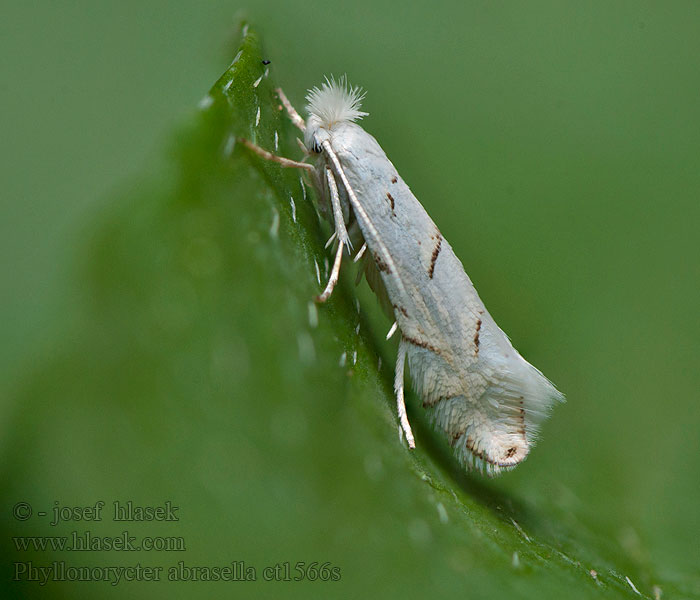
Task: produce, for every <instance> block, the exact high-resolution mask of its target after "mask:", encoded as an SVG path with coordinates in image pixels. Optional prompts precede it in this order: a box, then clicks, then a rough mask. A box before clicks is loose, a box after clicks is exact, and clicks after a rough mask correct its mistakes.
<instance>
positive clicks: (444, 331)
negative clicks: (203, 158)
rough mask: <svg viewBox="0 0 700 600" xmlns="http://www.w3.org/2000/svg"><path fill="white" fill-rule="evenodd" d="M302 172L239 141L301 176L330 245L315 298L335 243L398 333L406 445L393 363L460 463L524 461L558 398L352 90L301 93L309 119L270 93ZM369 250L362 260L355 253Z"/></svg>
mask: <svg viewBox="0 0 700 600" xmlns="http://www.w3.org/2000/svg"><path fill="white" fill-rule="evenodd" d="M278 94H279V96H280V99H281V101H282V103H283V104H284V105H285V107H286V108H287V111H288V112H289V115H290V118H291V119H292V121H293V122H294V124H295V125H296V126H297V127H298V128H299V129H301V130H302V131H304V145H305V147H306V150H307V153H308V154H309V155H310V156H311V158H312V159H313V162H314V163H315V164H314V165H310V164H307V163H303V162H296V161H293V160H290V159H286V158H283V157H278V156H274V155H272V154H271V153H269V152H267V151H266V150H263V149H262V148H259V147H257V146H255V145H253V144H252V143H251V142H249V141H247V140H243V143H244V144H245V145H246V146H248V147H249V148H251V149H252V150H254V151H255V152H256V153H258V154H259V155H261V156H263V157H264V158H266V159H269V160H274V161H276V162H278V163H280V164H282V165H283V166H286V167H299V168H303V169H307V170H309V171H310V172H311V173H312V175H313V177H314V180H315V185H316V189H317V191H318V192H319V195H320V198H321V201H322V203H323V205H322V208H324V209H325V210H326V213H328V208H330V215H329V219H330V217H331V216H332V222H333V224H334V226H335V233H334V234H333V238H335V240H336V241H337V244H338V247H337V250H336V254H335V260H334V263H333V268H332V270H331V274H330V277H329V280H328V284H327V286H326V288H325V290H324V291H323V292H322V293H321V294H320V296H318V297H317V300H318V301H321V302H323V301H325V300H327V299H328V297H329V296H330V295H331V292H332V291H333V288H334V286H335V284H336V282H337V281H338V274H339V271H340V263H341V259H342V255H343V249H344V248H348V249H350V248H352V247H353V245H355V246H356V247H360V250H359V252H358V255H361V254H362V253H364V252H365V250H366V249H369V252H368V253H366V254H365V264H364V272H365V276H366V278H367V281H368V283H369V284H370V286H371V287H372V289H373V290H374V291H375V293H377V295H378V297H379V299H380V302H381V303H382V305H383V306H385V308H387V309H388V312H390V314H392V316H393V318H394V319H395V321H396V325H397V326H398V328H399V330H400V332H401V340H400V342H399V351H398V358H397V361H396V377H395V383H394V387H395V390H396V402H397V407H398V416H399V421H400V423H401V428H402V430H403V432H404V434H405V436H406V440H407V442H408V445H409V447H410V448H414V447H415V442H414V438H413V433H412V431H411V426H410V424H409V422H408V418H407V416H406V408H405V404H404V365H405V363H406V359H408V364H409V367H410V372H411V376H412V379H413V383H414V386H415V388H416V389H417V391H418V393H419V394H420V396H421V397H422V399H423V406H424V407H425V408H426V409H427V410H428V411H429V414H430V417H431V419H432V421H433V423H434V424H435V426H436V427H437V428H439V429H441V430H443V431H444V432H445V434H446V435H447V437H448V440H449V441H450V444H451V445H452V446H453V448H454V451H455V454H456V456H457V457H458V459H459V460H460V461H461V462H462V463H463V464H464V465H465V466H466V467H467V468H476V469H479V470H481V471H485V472H486V473H488V474H489V475H495V474H498V473H499V472H500V471H502V470H506V469H510V468H512V467H515V466H516V465H517V464H518V463H520V462H521V461H522V460H523V459H525V457H526V456H527V455H528V452H529V451H530V448H531V447H532V445H533V443H534V441H535V437H536V434H537V430H538V427H539V425H540V424H541V422H542V421H543V420H544V419H545V418H546V416H547V415H548V413H549V410H550V408H551V407H552V405H553V404H554V403H555V402H556V401H560V400H563V396H562V395H561V394H560V393H559V392H558V391H557V390H556V389H555V388H554V386H553V385H552V384H551V383H550V382H549V381H548V380H547V379H546V378H545V377H544V376H543V375H542V373H540V372H539V371H538V370H537V369H536V368H535V367H533V366H532V365H531V364H529V363H528V362H527V361H526V360H525V359H524V358H523V357H522V356H520V354H518V352H517V351H516V350H515V349H514V348H513V346H512V345H511V343H510V341H509V340H508V338H507V336H506V335H505V333H503V331H501V329H500V328H499V327H498V325H496V323H495V321H494V320H493V318H492V317H491V315H490V314H489V313H488V311H487V310H486V308H485V307H484V304H483V302H482V301H481V299H480V298H479V296H478V294H477V293H476V290H475V289H474V286H473V285H472V282H471V281H470V279H469V277H468V276H467V274H466V273H465V272H464V267H463V266H462V263H461V262H460V261H459V259H458V258H457V257H456V256H455V254H454V252H453V251H452V248H451V247H450V245H449V243H448V242H447V240H445V238H444V237H443V236H442V235H441V233H440V231H439V230H438V228H437V226H436V225H435V223H433V221H432V220H431V219H430V217H429V216H428V213H426V211H425V209H424V208H423V206H421V204H420V202H418V200H417V199H416V197H415V196H414V195H413V194H412V193H411V190H410V189H409V188H408V186H407V185H406V183H404V181H403V179H401V177H400V175H399V174H398V172H397V171H396V168H395V167H394V165H393V164H392V163H391V161H390V160H389V159H388V158H387V156H386V154H385V153H384V151H383V150H382V148H381V147H380V146H379V144H378V143H377V141H376V140H375V139H374V137H372V136H371V135H370V134H369V133H367V132H366V131H365V130H364V129H362V127H360V126H359V125H357V124H356V123H355V121H356V120H357V119H360V118H361V117H363V116H365V115H366V114H367V113H364V112H362V111H361V110H360V102H361V100H362V99H363V98H364V94H362V93H361V91H360V90H359V89H358V88H351V87H348V85H347V83H346V81H345V78H341V79H340V81H338V82H336V81H335V80H334V79H333V78H331V79H326V82H325V83H324V84H323V85H321V87H320V88H313V89H312V90H310V91H309V93H308V95H307V101H308V105H307V107H306V108H307V110H308V112H309V118H308V120H307V121H306V123H305V122H304V120H303V119H302V118H301V117H300V116H299V114H298V113H297V112H296V111H295V110H294V108H293V107H292V106H291V104H290V103H289V101H288V100H287V98H286V96H285V95H284V93H282V90H278ZM367 255H369V256H367Z"/></svg>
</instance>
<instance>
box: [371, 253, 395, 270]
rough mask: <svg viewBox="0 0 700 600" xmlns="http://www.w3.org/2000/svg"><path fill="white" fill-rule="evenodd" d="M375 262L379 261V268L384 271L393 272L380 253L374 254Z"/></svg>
mask: <svg viewBox="0 0 700 600" xmlns="http://www.w3.org/2000/svg"><path fill="white" fill-rule="evenodd" d="M374 262H376V263H377V269H379V270H380V271H383V272H384V273H391V269H390V268H389V265H387V264H386V263H385V262H384V261H383V260H382V259H381V257H380V256H379V255H378V254H375V255H374Z"/></svg>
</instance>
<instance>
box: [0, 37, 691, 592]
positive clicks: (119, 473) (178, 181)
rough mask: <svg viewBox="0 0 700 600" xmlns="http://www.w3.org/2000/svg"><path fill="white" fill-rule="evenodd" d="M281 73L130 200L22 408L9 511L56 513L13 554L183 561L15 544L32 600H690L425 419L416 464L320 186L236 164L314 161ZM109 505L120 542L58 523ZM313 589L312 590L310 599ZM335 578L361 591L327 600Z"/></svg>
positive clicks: (249, 84) (247, 69)
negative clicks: (250, 579) (152, 512)
mask: <svg viewBox="0 0 700 600" xmlns="http://www.w3.org/2000/svg"><path fill="white" fill-rule="evenodd" d="M263 59H264V54H263V53H262V52H261V49H260V44H259V40H258V37H257V35H256V33H255V32H253V31H251V30H248V31H247V32H246V33H245V34H244V37H243V40H242V44H241V47H240V52H238V53H237V54H236V58H235V59H234V61H233V63H232V64H231V66H230V67H229V69H228V70H227V71H226V72H225V73H224V75H223V76H222V77H221V79H220V80H219V81H218V82H217V83H216V84H215V85H214V86H213V88H212V89H211V91H210V92H209V94H208V95H207V96H205V98H204V99H203V100H202V103H201V105H200V110H199V113H198V115H197V117H196V119H194V121H193V123H192V125H191V126H190V127H189V128H188V129H187V130H185V131H184V132H182V133H181V134H180V135H179V136H178V138H177V139H176V140H175V141H174V144H173V148H174V153H173V155H172V169H170V170H169V171H168V173H166V174H164V175H163V176H160V177H153V178H152V180H151V181H148V182H145V183H144V182H141V183H139V184H138V185H136V186H134V188H133V189H132V190H131V191H130V192H129V193H127V194H125V195H124V196H122V197H119V198H117V199H116V200H115V202H114V203H113V206H112V208H111V210H110V213H109V214H108V215H101V216H100V218H99V222H97V223H95V224H94V226H93V227H90V228H89V229H88V230H87V231H86V232H85V241H84V245H83V248H84V252H83V253H82V255H81V257H80V260H79V263H80V267H79V268H78V269H77V270H76V273H75V282H74V289H75V306H74V310H73V311H72V312H71V313H70V314H66V315H65V322H66V326H65V335H64V336H63V337H62V338H61V339H59V340H56V342H55V343H54V344H53V345H51V346H50V348H49V349H48V351H47V352H46V353H45V354H46V355H45V356H41V357H37V360H36V363H35V364H34V365H33V367H32V369H31V371H30V373H29V374H28V375H27V376H26V377H25V378H24V380H23V381H22V383H21V385H20V386H19V387H18V391H17V395H16V402H17V406H19V407H20V410H19V411H18V412H17V414H16V415H15V418H14V421H13V423H12V428H11V429H10V430H9V433H8V434H7V435H6V437H5V447H4V455H5V456H6V457H8V459H7V460H5V462H4V468H3V482H4V483H5V485H4V486H3V497H4V498H3V499H4V503H3V506H5V507H12V506H13V505H15V503H17V502H20V501H23V502H28V503H29V504H30V505H31V506H32V508H33V511H34V512H33V515H32V517H31V518H29V519H28V520H17V519H16V518H15V519H12V520H9V519H10V517H7V516H6V518H7V519H8V520H7V521H5V523H4V530H5V539H6V540H7V539H8V538H10V537H12V536H47V535H53V536H63V535H66V536H71V535H72V532H76V533H77V535H79V536H81V535H84V532H85V531H86V530H89V531H90V532H91V535H92V536H93V537H94V536H112V537H114V536H120V535H122V532H124V531H128V535H129V536H135V537H136V540H139V541H140V539H141V537H142V536H151V537H153V536H161V537H165V538H175V542H172V540H171V542H169V543H182V544H184V551H182V550H181V551H178V552H166V551H151V552H146V551H138V552H115V551H101V552H100V551H94V552H82V553H79V552H67V551H63V552H62V551H58V550H56V551H54V550H36V551H19V550H17V549H16V547H15V545H14V542H13V544H11V545H9V546H7V545H6V548H8V550H7V551H6V555H7V558H9V559H10V560H9V561H8V562H9V563H11V564H13V565H14V566H13V567H12V568H13V571H12V574H11V575H10V576H9V577H7V578H6V579H5V581H6V585H9V586H10V590H11V592H12V594H13V595H19V594H22V595H26V596H27V597H33V596H34V595H37V594H38V593H39V590H41V591H42V592H47V593H52V594H53V595H54V596H56V597H63V596H67V597H75V596H76V595H79V596H80V597H95V598H98V597H99V598H101V597H109V596H115V597H116V596H122V595H123V594H124V592H125V589H126V590H127V593H128V595H129V596H130V597H143V598H156V597H158V598H159V597H164V598H165V597H168V598H169V597H172V596H173V595H177V594H178V592H179V593H180V594H182V595H183V597H187V598H193V597H207V598H209V597H218V595H221V594H227V595H229V596H233V597H236V596H238V595H241V596H243V595H245V596H246V597H255V596H263V595H266V596H273V595H274V596H276V597H277V596H280V595H284V597H303V598H306V597H309V596H313V597H319V596H322V597H351V596H369V597H380V598H390V597H396V598H418V597H431V596H438V597H447V596H448V595H455V596H457V595H459V597H469V598H474V597H497V598H500V597H506V596H508V597H533V598H534V597H537V598H546V597H551V598H588V597H591V598H592V597H598V596H599V594H600V591H601V590H605V591H606V592H607V595H608V597H636V596H637V594H636V593H635V591H634V590H633V588H632V585H633V584H634V585H636V587H637V588H638V589H639V591H640V592H641V593H642V595H643V596H645V597H653V596H654V586H655V585H660V586H661V587H662V588H663V590H664V593H665V594H668V596H669V597H671V596H673V595H674V592H675V594H686V596H690V595H691V594H692V593H693V592H692V590H691V589H690V588H691V584H690V583H687V582H683V581H680V582H679V581H676V582H669V581H660V578H659V577H658V576H657V575H656V574H654V573H653V571H652V569H651V568H650V566H649V565H646V564H644V563H643V561H642V560H641V559H637V558H635V557H630V556H621V555H620V552H619V550H618V549H617V547H616V546H615V544H614V543H613V542H611V541H608V540H606V539H605V538H603V537H601V536H600V535H599V534H597V533H595V532H594V530H593V529H589V528H588V527H587V526H586V525H585V524H584V522H583V518H582V517H581V515H580V514H579V512H578V509H577V507H576V505H575V502H573V501H572V502H569V503H566V502H564V503H561V504H560V505H558V508H557V507H555V508H554V510H552V508H551V503H548V502H545V501H544V500H543V498H544V497H545V496H546V495H547V493H548V492H547V488H548V486H551V482H546V481H545V482H543V483H542V489H543V493H542V498H534V499H530V500H529V501H527V502H526V501H524V500H522V499H519V498H516V497H511V496H509V495H506V494H504V493H503V492H501V491H499V487H498V485H497V484H494V482H492V481H487V480H484V479H482V478H481V477H480V476H479V475H468V474H465V473H464V472H463V471H462V469H461V468H460V467H459V465H457V464H456V463H455V461H454V460H453V459H452V457H451V455H450V451H449V448H448V447H447V445H446V444H445V442H444V441H443V440H441V439H440V437H439V436H436V435H434V434H433V433H432V432H431V430H430V428H429V427H428V426H427V425H426V424H425V422H424V421H423V420H422V414H421V411H420V409H419V408H416V409H414V410H411V409H410V408H409V411H410V416H411V419H412V423H413V424H414V426H415V428H416V430H417V442H418V448H417V450H416V451H415V452H409V451H408V450H407V449H406V448H405V445H403V444H401V443H400V442H399V436H398V429H397V422H396V417H395V414H394V398H393V392H392V389H391V381H392V370H393V364H392V362H393V356H392V354H393V353H394V352H395V348H394V347H393V346H390V345H387V344H385V343H384V342H383V341H382V337H383V333H384V331H385V330H384V329H379V328H381V327H387V326H388V325H389V323H387V322H386V321H385V320H382V317H381V316H380V315H379V314H378V311H377V308H376V302H375V301H374V300H373V299H372V298H371V297H369V294H368V292H367V290H366V288H365V287H362V288H360V290H359V294H360V295H362V297H363V303H362V309H361V310H360V311H358V309H357V305H356V301H355V297H356V290H355V289H354V286H353V285H352V283H349V282H350V281H351V280H352V279H354V277H353V275H354V273H352V272H350V270H351V269H350V270H348V271H344V272H343V277H342V283H341V285H340V286H339V288H338V289H337V290H336V292H335V293H334V295H333V297H332V299H331V301H330V302H328V304H327V305H323V306H316V305H315V304H314V303H313V302H312V297H313V295H314V294H316V293H318V291H319V290H320V289H321V283H322V282H325V277H326V274H327V263H328V256H327V253H326V251H325V250H324V249H323V243H324V241H325V239H326V237H327V235H328V230H327V228H326V227H325V226H322V225H321V224H320V223H319V218H318V215H317V212H316V209H315V208H314V203H313V200H312V192H311V190H310V189H309V188H306V187H305V185H304V183H303V182H302V180H301V178H300V175H299V173H298V172H295V171H294V170H290V169H282V168H280V167H279V166H278V165H276V164H273V163H270V162H265V161H263V160H261V159H259V158H258V157H257V156H254V155H252V154H251V153H250V152H249V151H247V150H246V149H245V148H244V147H242V145H241V144H235V140H236V138H237V137H246V138H249V139H251V140H253V141H254V142H255V143H257V144H259V145H260V146H262V147H265V148H269V149H271V150H273V149H274V150H278V152H279V154H281V155H284V156H290V157H298V156H299V151H298V147H297V145H296V143H295V136H296V134H297V133H298V132H297V131H296V130H295V129H294V128H293V126H292V125H291V124H290V123H289V121H288V119H287V118H286V117H285V114H284V112H283V111H281V110H280V108H281V107H280V106H279V101H278V99H277V96H276V94H275V91H274V87H275V85H274V83H273V81H272V76H271V74H270V73H269V69H268V68H267V67H266V65H264V64H263V62H262V61H263ZM317 270H318V271H320V280H319V279H318V278H317V275H316V273H317ZM358 327H359V330H358ZM358 331H359V333H358ZM380 357H382V364H381V367H379V368H378V363H379V358H380ZM409 400H410V404H411V405H412V406H415V407H418V406H419V403H418V401H417V399H416V398H415V397H413V398H409ZM533 460H534V458H533ZM98 501H103V502H104V503H105V507H104V509H103V511H102V520H101V521H86V520H70V519H77V517H78V516H79V513H78V512H77V511H74V510H68V511H66V512H64V513H63V518H64V520H63V522H61V523H58V524H57V525H53V526H52V525H50V524H49V523H50V522H51V520H53V517H54V513H53V509H54V507H55V506H67V507H84V506H88V505H94V504H95V503H96V502H98ZM115 501H118V502H120V503H122V504H124V503H126V502H127V501H133V503H134V504H136V505H141V506H155V505H164V503H166V502H167V501H169V502H171V503H172V505H174V506H177V507H178V510H177V511H176V514H177V516H178V519H179V520H177V521H165V522H160V521H146V522H138V521H136V522H115V521H114V520H113V516H114V515H113V503H114V502H115ZM54 502H57V503H58V504H57V505H55V504H54ZM540 505H541V506H546V507H547V508H546V509H544V508H542V507H541V506H540ZM10 510H11V509H10V508H7V509H6V514H8V515H9V511H10ZM39 511H45V512H46V513H48V514H47V516H45V517H41V516H39V515H38V513H39ZM177 540H180V541H177ZM28 561H32V563H33V566H34V567H41V566H43V567H51V566H52V565H53V564H54V561H58V563H61V562H63V563H64V564H65V566H66V568H67V567H86V566H87V567H104V566H115V565H117V566H124V567H125V566H134V565H136V564H137V563H139V564H140V565H142V566H149V565H150V566H153V567H163V570H162V572H161V573H160V583H156V582H148V583H146V582H142V583H133V582H132V583H130V582H126V581H124V580H123V579H122V580H121V581H120V582H119V583H118V584H117V585H112V584H111V583H110V582H106V581H96V582H92V583H87V582H71V581H61V582H54V583H48V584H47V585H46V586H40V582H39V581H34V582H27V581H26V580H27V578H28V577H29V575H28V573H29V570H28V567H27V566H26V564H27V563H28ZM180 561H182V562H183V565H182V566H179V563H180ZM232 561H244V562H245V568H246V569H249V568H250V567H253V568H254V569H255V576H256V579H257V583H243V582H235V583H229V582H226V583H224V582H221V581H217V582H211V581H201V579H202V578H205V579H206V573H207V572H206V571H205V570H202V571H199V572H198V574H197V577H198V578H199V579H200V581H196V582H192V581H190V582H189V583H183V582H180V581H179V582H177V583H175V582H170V581H169V580H168V579H169V578H168V575H169V570H168V569H169V568H171V567H172V568H174V569H175V574H176V575H178V576H183V575H185V574H188V575H189V576H190V579H191V578H192V577H194V573H195V571H194V570H193V569H191V568H192V567H202V568H213V567H219V568H223V567H226V566H229V567H230V566H231V562H232ZM300 562H302V563H304V565H302V566H300V565H299V564H298V563H300ZM312 563H318V564H317V565H313V564H312ZM326 563H327V564H326ZM17 565H19V566H17ZM276 565H279V566H277V567H276ZM185 567H186V568H190V571H187V569H186V568H185ZM237 567H238V568H239V569H242V568H243V567H242V565H241V564H240V563H237ZM297 567H298V568H297ZM322 567H323V568H322ZM336 567H337V569H338V571H333V569H334V568H336ZM266 568H268V569H267V570H266ZM324 569H325V570H324ZM242 573H243V571H239V572H238V574H239V575H241V574H242ZM300 573H302V574H304V576H305V577H306V578H307V580H306V581H303V582H296V581H294V580H293V579H294V577H295V576H298V575H299V574H300ZM321 573H323V574H324V575H323V577H327V578H329V579H334V578H335V577H336V576H335V575H333V576H332V574H333V573H336V574H338V575H339V577H340V580H339V581H333V580H330V581H320V580H316V581H309V580H308V579H309V578H312V577H314V576H321V575H320V574H321ZM248 574H249V575H251V573H250V572H249V573H248ZM209 576H211V571H209ZM285 576H288V578H291V579H292V580H291V581H266V580H265V578H266V577H268V578H273V579H274V578H277V579H280V578H281V579H284V578H285ZM91 577H92V578H93V579H95V578H96V577H97V576H96V575H95V574H93V575H91ZM628 577H629V580H628V579H627V578H628ZM13 578H14V579H17V580H19V581H11V580H12V579H13ZM8 582H9V583H8ZM631 582H633V584H632V583H631ZM696 591H697V590H696ZM696 597H697V596H696Z"/></svg>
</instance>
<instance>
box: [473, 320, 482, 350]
mask: <svg viewBox="0 0 700 600" xmlns="http://www.w3.org/2000/svg"><path fill="white" fill-rule="evenodd" d="M479 331H481V319H477V321H476V333H475V334H474V356H478V354H479Z"/></svg>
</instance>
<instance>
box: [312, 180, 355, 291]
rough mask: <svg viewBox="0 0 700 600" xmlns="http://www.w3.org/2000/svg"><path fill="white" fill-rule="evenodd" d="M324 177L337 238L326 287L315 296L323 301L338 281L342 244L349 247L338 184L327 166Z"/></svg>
mask: <svg viewBox="0 0 700 600" xmlns="http://www.w3.org/2000/svg"><path fill="white" fill-rule="evenodd" d="M326 179H327V180H328V191H329V192H330V196H331V205H332V206H333V221H334V222H335V234H334V235H335V236H336V237H337V238H338V249H337V250H336V252H335V260H334V261H333V269H332V270H331V275H330V277H329V278H328V284H327V285H326V289H325V290H323V292H321V294H320V295H319V296H316V301H317V302H325V301H326V300H328V298H330V295H331V293H332V292H333V288H335V284H336V283H338V277H339V274H340V262H341V260H342V258H343V246H348V247H350V239H349V237H348V230H347V229H346V228H345V220H344V219H343V211H342V209H341V207H340V195H339V194H338V186H337V185H336V183H335V177H333V173H332V171H331V170H330V169H329V168H326Z"/></svg>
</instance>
